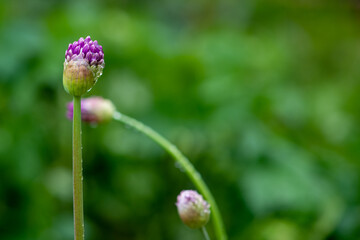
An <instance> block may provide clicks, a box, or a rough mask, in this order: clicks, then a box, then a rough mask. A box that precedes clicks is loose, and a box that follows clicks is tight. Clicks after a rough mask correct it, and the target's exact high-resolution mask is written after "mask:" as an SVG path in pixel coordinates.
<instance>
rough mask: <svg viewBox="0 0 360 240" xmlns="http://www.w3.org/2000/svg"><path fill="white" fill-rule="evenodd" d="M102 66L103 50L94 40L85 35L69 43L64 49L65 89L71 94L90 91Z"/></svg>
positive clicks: (79, 94) (103, 63)
mask: <svg viewBox="0 0 360 240" xmlns="http://www.w3.org/2000/svg"><path fill="white" fill-rule="evenodd" d="M104 66H105V62H104V52H103V49H102V46H101V45H99V44H98V42H97V41H96V40H95V41H92V40H91V38H90V36H87V37H86V38H85V39H84V38H82V37H81V38H80V39H79V40H78V41H75V42H73V43H70V44H69V47H68V49H67V50H66V51H65V62H64V73H63V84H64V88H65V90H66V91H67V92H68V93H69V94H71V95H73V96H81V95H83V94H84V93H86V92H88V91H90V89H91V88H92V87H93V86H94V85H95V83H96V81H97V80H98V78H99V77H100V76H101V74H102V71H103V68H104Z"/></svg>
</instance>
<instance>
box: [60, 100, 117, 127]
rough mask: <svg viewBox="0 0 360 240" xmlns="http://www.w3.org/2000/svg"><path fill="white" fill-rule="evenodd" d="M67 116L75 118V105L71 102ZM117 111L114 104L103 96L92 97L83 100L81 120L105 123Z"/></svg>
mask: <svg viewBox="0 0 360 240" xmlns="http://www.w3.org/2000/svg"><path fill="white" fill-rule="evenodd" d="M67 110H68V111H67V113H66V116H67V118H69V119H70V120H72V119H73V110H74V105H73V103H72V102H69V103H68V105H67ZM114 113H115V106H114V104H113V103H112V102H111V101H110V100H107V99H104V98H102V97H90V98H84V99H82V100H81V120H82V121H84V122H88V123H103V122H108V121H110V120H111V119H112V117H113V115H114Z"/></svg>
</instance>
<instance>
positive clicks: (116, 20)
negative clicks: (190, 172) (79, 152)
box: [0, 0, 360, 240]
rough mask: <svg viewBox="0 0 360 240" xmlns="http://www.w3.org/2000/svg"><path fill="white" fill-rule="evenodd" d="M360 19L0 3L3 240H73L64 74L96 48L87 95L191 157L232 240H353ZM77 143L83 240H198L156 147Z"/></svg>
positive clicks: (355, 12)
mask: <svg viewBox="0 0 360 240" xmlns="http://www.w3.org/2000/svg"><path fill="white" fill-rule="evenodd" d="M359 6H360V5H359V2H358V1H355V0H352V1H351V0H323V1H315V0H299V1H287V0H222V1H220V0H218V1H216V0H213V1H206V0H197V1H195V0H185V1H180V0H162V1H150V0H132V1H130V0H128V1H125V0H124V1H115V0H104V1H55V0H48V1H45V0H44V1H41V0H34V1H18V0H13V1H10V0H9V1H5V0H3V1H1V2H0V239H1V240H49V239H51V240H70V239H73V228H72V187H71V122H70V121H69V120H67V119H66V118H65V112H66V103H67V102H68V101H71V97H70V96H69V95H68V94H66V92H65V91H64V90H63V87H62V70H63V65H62V64H63V61H64V53H65V50H66V48H67V45H68V43H70V42H73V41H74V40H77V39H78V38H79V37H81V36H83V37H86V36H87V35H90V36H91V37H92V38H93V39H97V40H98V41H99V43H100V44H102V45H103V48H104V52H105V62H106V67H105V69H104V74H103V76H102V77H101V78H100V80H99V81H98V83H97V84H96V86H95V87H94V89H93V90H92V91H91V92H90V94H87V95H88V96H90V95H100V96H103V97H105V98H109V99H111V100H112V101H113V102H114V104H115V105H116V106H117V108H118V110H119V111H121V112H124V113H126V114H128V115H130V116H133V117H136V118H137V119H140V120H141V121H143V122H145V123H146V124H148V125H150V126H152V127H153V128H154V129H156V130H158V131H159V132H160V133H161V134H163V135H164V136H166V137H167V138H169V139H170V140H171V141H172V142H173V143H175V144H176V145H177V146H178V147H179V148H180V149H181V150H182V151H183V152H184V153H185V155H187V156H188V157H189V158H190V160H191V161H192V162H193V164H194V165H195V167H196V168H197V169H198V170H199V171H200V172H201V174H202V176H203V178H204V179H205V181H206V182H207V183H208V185H209V187H210V189H211V190H212V191H213V194H214V196H215V198H216V200H217V201H218V204H219V207H220V210H221V212H222V215H223V217H224V221H225V225H226V229H227V232H228V235H229V239H230V240H232V239H234V240H300V239H302V240H304V239H305V240H307V239H309V240H322V239H324V240H325V239H327V240H340V239H341V240H357V239H359V238H360V194H359V187H360V186H359V183H360V182H359V173H360V162H359V158H360V137H359V133H360V127H359V121H360V105H359V102H360V94H359V92H360V82H359V80H360V67H359V64H360V8H359ZM83 144H84V153H83V158H84V179H85V185H84V198H85V222H86V239H87V240H100V239H108V240H112V239H114V240H115V239H124V240H142V239H144V240H145V239H151V240H158V239H159V240H162V239H174V240H183V239H186V240H193V239H194V240H197V239H202V236H201V233H200V232H198V231H194V230H190V229H189V228H187V227H186V226H184V225H183V224H182V223H181V221H180V220H179V217H178V216H177V212H176V208H175V205H174V202H175V201H176V196H177V194H178V193H179V192H180V191H181V190H182V189H191V188H193V185H192V184H191V182H190V181H189V180H188V178H187V177H186V176H185V174H184V173H183V172H181V170H180V169H178V167H177V166H176V165H175V164H174V161H173V160H172V159H171V157H170V156H169V155H168V154H166V153H165V152H164V151H163V150H162V149H161V148H159V147H158V146H157V145H156V144H154V143H153V142H151V141H150V140H149V139H147V138H146V137H144V136H142V135H141V134H140V133H138V132H135V131H133V130H131V129H129V128H125V127H124V126H123V125H122V124H120V123H117V122H111V123H109V124H106V125H102V126H97V127H94V126H89V125H84V126H83ZM208 230H209V232H210V235H211V236H213V230H212V225H211V224H208ZM212 239H214V238H212Z"/></svg>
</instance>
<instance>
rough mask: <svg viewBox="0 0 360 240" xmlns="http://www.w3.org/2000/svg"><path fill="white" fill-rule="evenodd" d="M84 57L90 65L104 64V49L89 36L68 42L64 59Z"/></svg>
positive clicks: (68, 60)
mask: <svg viewBox="0 0 360 240" xmlns="http://www.w3.org/2000/svg"><path fill="white" fill-rule="evenodd" d="M79 58H81V59H85V60H86V61H87V62H88V63H89V64H90V65H96V66H97V65H104V51H103V48H102V46H101V45H99V44H98V42H97V41H96V40H95V41H92V40H91V38H90V36H87V37H86V38H85V39H84V38H82V37H81V38H80V39H79V41H75V42H73V43H70V44H69V47H68V49H67V50H66V51H65V61H66V62H70V61H71V60H76V59H79Z"/></svg>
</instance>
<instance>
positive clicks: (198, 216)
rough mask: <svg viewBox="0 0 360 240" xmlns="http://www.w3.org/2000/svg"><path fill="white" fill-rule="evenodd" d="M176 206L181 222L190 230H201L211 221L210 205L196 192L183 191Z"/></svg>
mask: <svg viewBox="0 0 360 240" xmlns="http://www.w3.org/2000/svg"><path fill="white" fill-rule="evenodd" d="M176 206H177V209H178V213H179V215H180V218H181V220H182V221H183V222H184V223H185V224H186V225H187V226H188V227H190V228H201V227H203V226H205V225H206V223H207V222H208V221H209V218H210V204H209V203H207V202H206V201H205V200H204V198H203V197H202V196H201V195H200V194H199V193H197V192H196V191H193V190H184V191H181V193H180V194H179V195H178V197H177V202H176Z"/></svg>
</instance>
